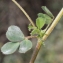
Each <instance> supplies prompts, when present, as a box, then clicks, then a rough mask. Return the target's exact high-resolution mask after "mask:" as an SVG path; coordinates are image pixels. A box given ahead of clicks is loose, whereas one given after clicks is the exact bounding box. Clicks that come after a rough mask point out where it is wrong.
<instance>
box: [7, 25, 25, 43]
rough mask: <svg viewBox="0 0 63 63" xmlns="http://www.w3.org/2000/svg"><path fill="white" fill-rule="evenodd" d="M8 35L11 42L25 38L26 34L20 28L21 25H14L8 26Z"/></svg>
mask: <svg viewBox="0 0 63 63" xmlns="http://www.w3.org/2000/svg"><path fill="white" fill-rule="evenodd" d="M6 37H7V38H8V40H10V41H11V42H16V41H21V40H23V39H24V34H23V33H22V31H21V30H20V28H19V27H17V26H14V25H12V26H10V27H9V28H8V30H7V32H6Z"/></svg>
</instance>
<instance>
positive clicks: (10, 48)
mask: <svg viewBox="0 0 63 63" xmlns="http://www.w3.org/2000/svg"><path fill="white" fill-rule="evenodd" d="M18 47H19V42H8V43H6V44H4V45H3V47H2V48H1V52H2V53H3V54H6V55H7V54H12V53H14V52H15V51H16V50H17V48H18Z"/></svg>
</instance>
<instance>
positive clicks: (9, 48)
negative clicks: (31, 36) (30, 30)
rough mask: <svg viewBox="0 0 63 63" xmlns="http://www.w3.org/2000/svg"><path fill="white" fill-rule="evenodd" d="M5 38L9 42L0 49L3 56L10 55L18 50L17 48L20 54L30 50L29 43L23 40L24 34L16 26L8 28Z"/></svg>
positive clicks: (30, 44)
mask: <svg viewBox="0 0 63 63" xmlns="http://www.w3.org/2000/svg"><path fill="white" fill-rule="evenodd" d="M6 37H7V38H8V39H9V40H10V41H11V42H8V43H6V44H4V45H3V46H2V47H1V52H2V53H3V54H12V53H14V52H15V51H16V50H17V49H18V47H19V52H20V53H25V52H27V51H28V50H30V49H31V48H32V43H31V41H30V40H26V39H25V37H24V34H23V33H22V31H21V30H20V28H19V27H17V26H14V25H12V26H10V27H9V28H8V31H7V32H6ZM23 48H25V49H23Z"/></svg>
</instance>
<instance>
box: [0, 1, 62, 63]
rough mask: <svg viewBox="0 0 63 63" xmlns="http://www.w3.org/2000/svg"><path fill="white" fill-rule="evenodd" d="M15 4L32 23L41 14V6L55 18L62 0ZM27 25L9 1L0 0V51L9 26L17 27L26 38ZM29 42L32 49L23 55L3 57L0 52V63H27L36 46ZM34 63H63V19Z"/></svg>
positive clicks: (33, 40) (15, 54) (27, 33)
mask: <svg viewBox="0 0 63 63" xmlns="http://www.w3.org/2000/svg"><path fill="white" fill-rule="evenodd" d="M17 2H18V3H19V4H20V5H21V6H22V7H23V8H24V9H25V10H26V12H27V13H28V14H29V16H30V17H31V18H32V20H33V21H34V23H35V19H36V18H37V14H38V13H40V12H43V11H42V9H41V6H47V7H48V8H49V9H50V11H51V12H52V13H53V15H54V16H55V17H56V15H57V14H58V12H59V11H60V10H61V8H62V7H63V0H17ZM43 13H44V12H43ZM28 24H29V21H28V19H27V18H26V16H25V15H24V14H23V13H22V12H21V11H20V9H19V8H18V7H17V6H16V5H15V4H14V3H13V2H12V1H11V0H0V49H1V47H2V46H3V45H4V44H5V43H6V42H8V40H7V38H6V35H5V34H6V31H7V29H8V27H9V26H10V25H17V26H19V27H20V28H21V30H22V31H23V33H24V35H25V36H27V35H30V34H29V31H28V28H27V26H28ZM31 41H32V43H33V48H32V49H31V50H29V51H28V52H27V53H25V54H20V53H18V52H15V53H14V54H11V55H3V54H2V53H1V50H0V63H29V60H30V58H31V55H32V53H33V50H34V48H35V46H36V39H31ZM35 63H63V17H62V18H61V20H60V21H59V23H58V24H57V26H56V27H55V29H54V30H53V32H52V33H51V34H50V36H49V37H48V38H47V40H46V41H45V46H42V48H41V49H40V51H39V54H38V56H37V58H36V61H35Z"/></svg>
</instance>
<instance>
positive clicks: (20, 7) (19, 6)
mask: <svg viewBox="0 0 63 63" xmlns="http://www.w3.org/2000/svg"><path fill="white" fill-rule="evenodd" d="M12 1H13V2H14V3H15V4H16V5H17V7H18V8H19V9H20V10H21V11H22V12H23V13H24V14H25V16H26V17H27V18H28V20H29V21H30V23H31V24H32V25H33V26H34V27H35V25H34V23H33V21H32V19H31V18H30V17H29V15H28V14H27V13H26V11H25V10H24V9H23V8H22V6H21V5H19V3H17V2H16V1H15V0H12Z"/></svg>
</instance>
